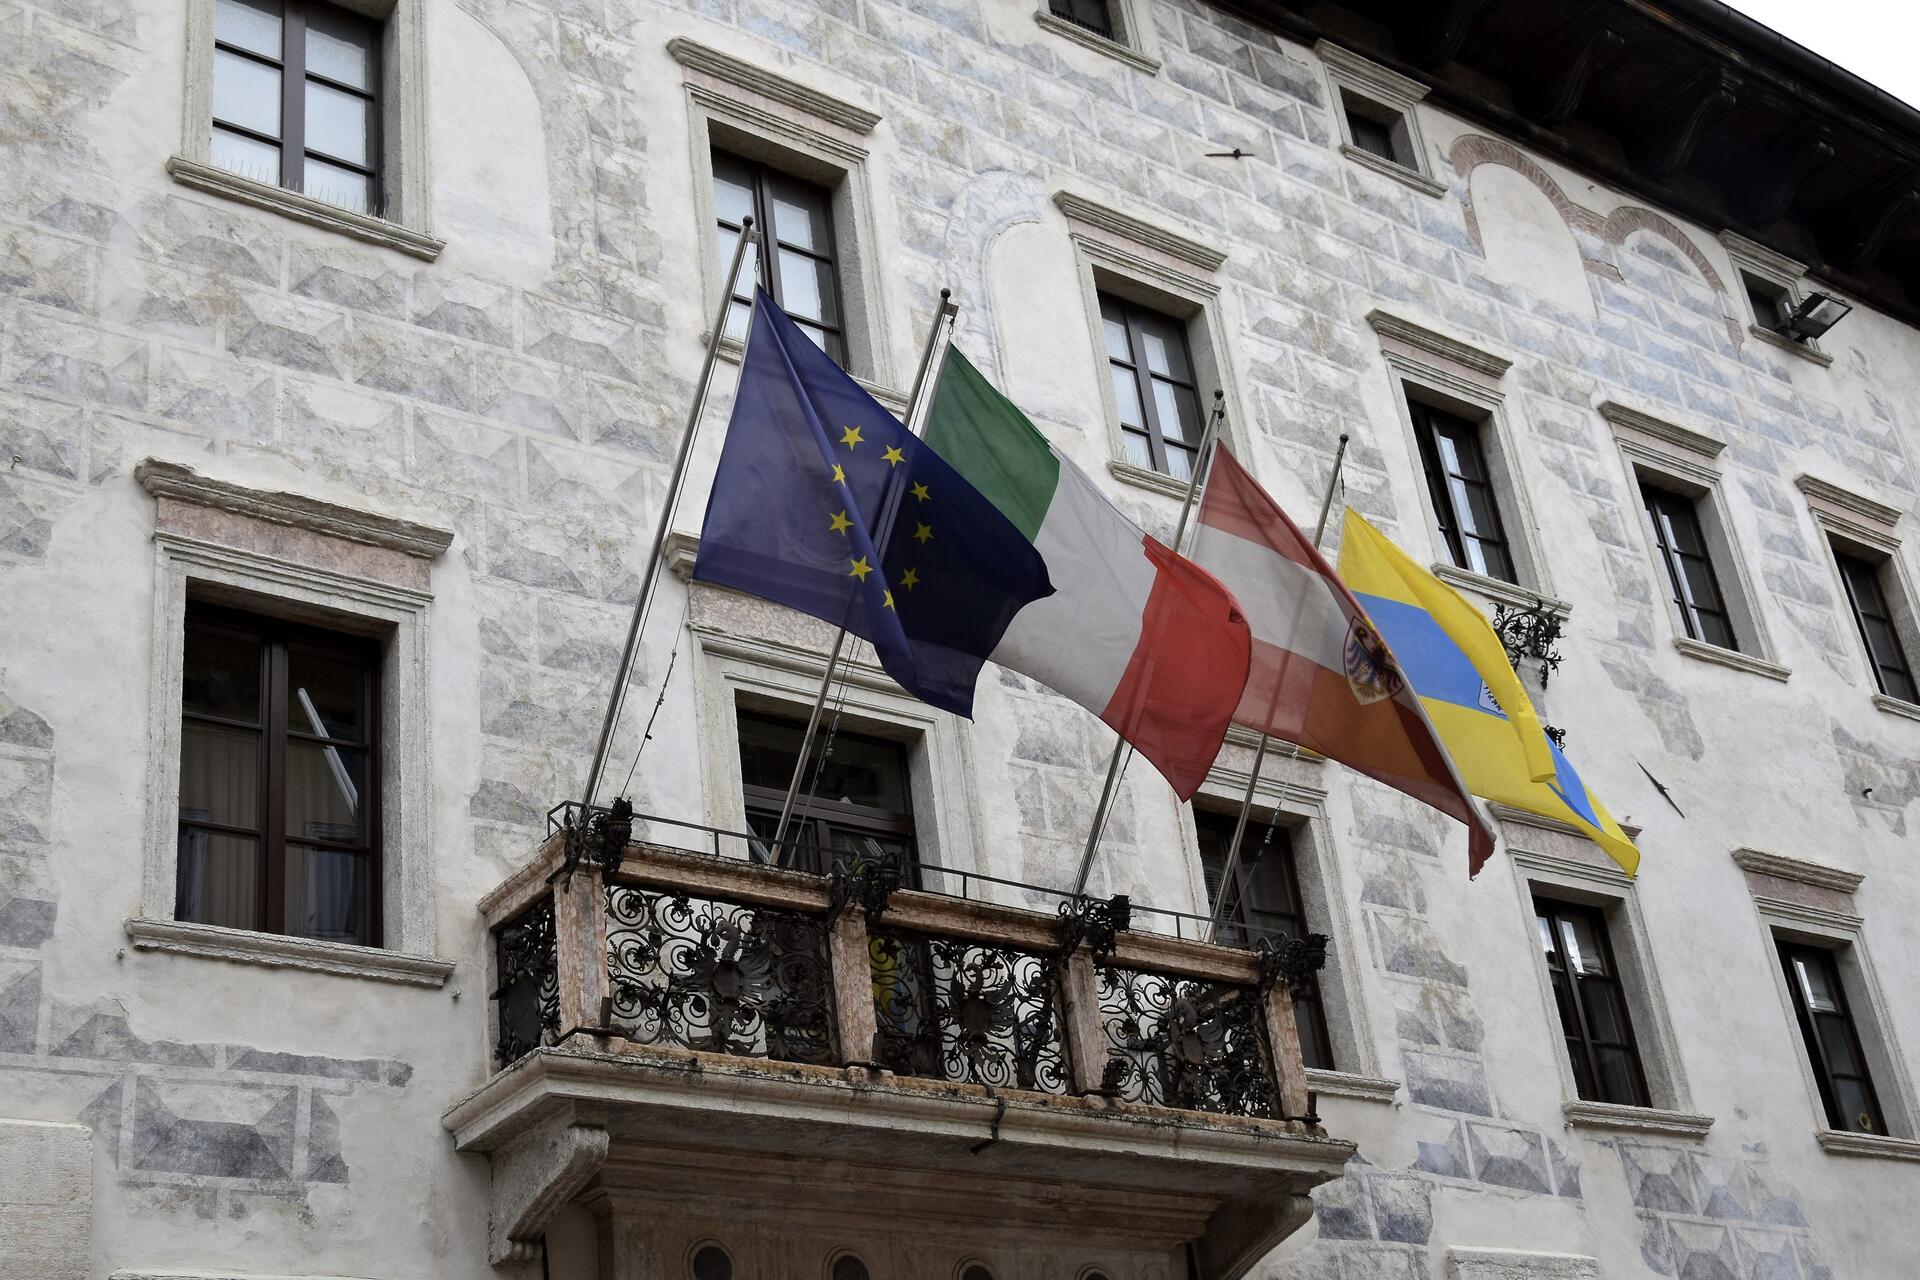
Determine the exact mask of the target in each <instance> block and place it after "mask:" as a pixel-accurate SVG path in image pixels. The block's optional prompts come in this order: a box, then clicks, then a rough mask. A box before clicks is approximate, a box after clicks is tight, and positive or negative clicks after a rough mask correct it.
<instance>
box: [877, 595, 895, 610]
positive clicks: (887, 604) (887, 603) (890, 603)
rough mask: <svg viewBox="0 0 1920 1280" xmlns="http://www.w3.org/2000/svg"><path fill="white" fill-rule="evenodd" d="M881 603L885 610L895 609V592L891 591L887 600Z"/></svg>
mask: <svg viewBox="0 0 1920 1280" xmlns="http://www.w3.org/2000/svg"><path fill="white" fill-rule="evenodd" d="M880 603H881V605H882V606H883V607H885V608H888V609H891V608H893V592H891V591H889V592H887V598H886V599H885V600H882V601H881V602H880Z"/></svg>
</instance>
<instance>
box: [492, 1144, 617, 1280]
mask: <svg viewBox="0 0 1920 1280" xmlns="http://www.w3.org/2000/svg"><path fill="white" fill-rule="evenodd" d="M492 1158H493V1196H492V1205H491V1211H490V1213H489V1215H488V1229H487V1259H488V1261H490V1262H492V1263H493V1265H494V1266H496V1267H497V1266H499V1265H501V1264H502V1263H506V1262H526V1261H529V1260H531V1259H533V1258H534V1257H536V1256H537V1249H538V1246H539V1243H540V1237H541V1235H542V1234H543V1233H544V1232H545V1231H546V1229H547V1225H548V1224H549V1223H551V1222H552V1221H553V1220H554V1218H555V1217H556V1216H558V1214H559V1213H560V1211H561V1210H562V1209H564V1208H566V1207H567V1205H568V1204H570V1203H572V1201H573V1200H574V1198H575V1197H576V1196H578V1195H579V1194H580V1193H581V1192H582V1191H584V1190H585V1189H586V1187H587V1184H588V1183H589V1182H591V1181H592V1180H593V1178H594V1175H596V1174H598V1173H599V1172H600V1166H601V1165H602V1164H603V1163H605V1162H606V1158H607V1131H606V1130H605V1129H604V1128H601V1127H600V1126H599V1125H589V1124H575V1123H572V1122H571V1121H568V1122H564V1123H562V1124H560V1125H558V1126H555V1127H550V1128H546V1129H540V1130H536V1131H534V1132H533V1133H530V1134H527V1135H525V1136H524V1137H521V1138H519V1139H518V1140H516V1141H515V1142H513V1143H512V1144H511V1145H509V1146H507V1147H505V1148H503V1149H502V1150H499V1151H496V1152H494V1153H493V1157H492Z"/></svg>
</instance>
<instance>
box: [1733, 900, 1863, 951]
mask: <svg viewBox="0 0 1920 1280" xmlns="http://www.w3.org/2000/svg"><path fill="white" fill-rule="evenodd" d="M1753 905H1754V907H1755V909H1757V910H1758V911H1759V912H1760V914H1761V915H1762V916H1765V917H1766V918H1768V919H1769V920H1772V921H1773V922H1775V923H1779V924H1790V925H1804V926H1806V927H1807V928H1809V929H1813V930H1816V931H1818V932H1820V933H1823V934H1825V935H1826V936H1828V937H1829V938H1832V939H1834V940H1837V941H1845V942H1849V943H1852V942H1857V941H1858V940H1859V934H1860V930H1861V929H1863V928H1865V927H1866V923H1867V922H1866V918H1865V917H1864V916H1860V915H1856V914H1855V913H1853V912H1851V911H1840V910H1836V909H1834V908H1832V907H1821V906H1815V905H1814V904H1812V903H1809V902H1789V901H1787V900H1786V899H1785V898H1776V897H1774V896H1772V895H1771V894H1765V893H1755V894H1754V895H1753Z"/></svg>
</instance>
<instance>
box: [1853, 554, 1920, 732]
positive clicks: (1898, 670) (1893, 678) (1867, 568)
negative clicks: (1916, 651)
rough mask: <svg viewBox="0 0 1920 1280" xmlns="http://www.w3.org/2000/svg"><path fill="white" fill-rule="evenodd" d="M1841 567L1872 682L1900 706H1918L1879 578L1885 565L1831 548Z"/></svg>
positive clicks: (1909, 668) (1919, 692)
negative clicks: (1913, 704)
mask: <svg viewBox="0 0 1920 1280" xmlns="http://www.w3.org/2000/svg"><path fill="white" fill-rule="evenodd" d="M1833 558H1834V560H1835V562H1836V563H1837V564H1838V565H1839V566H1840V579H1841V581H1842V582H1843V583H1845V584H1846V588H1847V604H1848V605H1849V606H1850V607H1851V608H1852V609H1853V621H1854V624H1855V625H1856V626H1858V627H1859V628H1860V640H1861V642H1862V643H1863V644H1865V645H1866V647H1867V659H1868V661H1870V662H1871V663H1872V664H1873V678H1874V681H1875V682H1876V683H1877V684H1878V685H1879V686H1880V692H1881V693H1884V694H1886V695H1887V696H1888V697H1890V698H1898V699H1900V700H1901V701H1902V702H1920V690H1916V689H1915V686H1914V680H1913V668H1912V666H1911V665H1909V663H1908V662H1907V654H1906V650H1905V649H1904V648H1903V647H1902V645H1901V643H1900V632H1899V629H1898V627H1897V625H1896V623H1895V621H1894V617H1893V610H1892V609H1891V608H1890V607H1889V604H1888V600H1887V592H1886V591H1885V590H1884V589H1883V586H1882V581H1881V579H1882V575H1883V574H1885V573H1886V572H1887V571H1888V563H1889V562H1888V561H1885V560H1881V561H1874V560H1869V559H1867V558H1866V557H1865V556H1863V555H1859V554H1857V553H1853V552H1848V551H1844V550H1842V549H1841V548H1840V547H1839V546H1838V545H1835V546H1834V548H1833Z"/></svg>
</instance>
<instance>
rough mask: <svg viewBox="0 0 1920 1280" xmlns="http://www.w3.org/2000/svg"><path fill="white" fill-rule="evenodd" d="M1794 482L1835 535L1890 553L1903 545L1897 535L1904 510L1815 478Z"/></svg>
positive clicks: (1816, 515) (1810, 508) (1818, 518)
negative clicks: (1897, 528) (1838, 534)
mask: <svg viewBox="0 0 1920 1280" xmlns="http://www.w3.org/2000/svg"><path fill="white" fill-rule="evenodd" d="M1793 483H1794V487H1795V488H1797V489H1799V490H1800V492H1801V493H1802V494H1804V495H1806V499H1807V509H1808V510H1810V511H1811V512H1812V513H1813V518H1814V519H1815V520H1817V521H1819V522H1820V523H1821V524H1823V525H1826V526H1828V527H1829V528H1830V529H1831V530H1832V531H1833V532H1835V533H1840V534H1844V535H1846V536H1847V537H1850V538H1858V539H1859V540H1860V541H1862V542H1865V543H1868V544H1869V545H1871V546H1874V547H1878V548H1879V549H1880V550H1882V551H1886V552H1888V553H1891V552H1893V551H1894V550H1895V549H1897V548H1898V547H1899V546H1900V540H1899V539H1898V538H1896V537H1894V536H1893V531H1894V528H1895V527H1896V526H1897V525H1898V524H1899V523H1900V517H1901V516H1902V515H1903V514H1904V513H1903V512H1902V511H1901V510H1900V508H1898V507H1890V506H1888V505H1887V504H1886V503H1884V502H1876V501H1874V500H1873V499H1872V498H1869V497H1867V496H1866V495H1865V494H1862V493H1856V492H1854V491H1853V490H1851V489H1843V488H1841V487H1840V486H1839V485H1837V484H1833V483H1831V482H1829V481H1826V480H1821V479H1818V478H1816V477H1814V476H1809V475H1800V476H1796V477H1794V481H1793Z"/></svg>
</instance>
